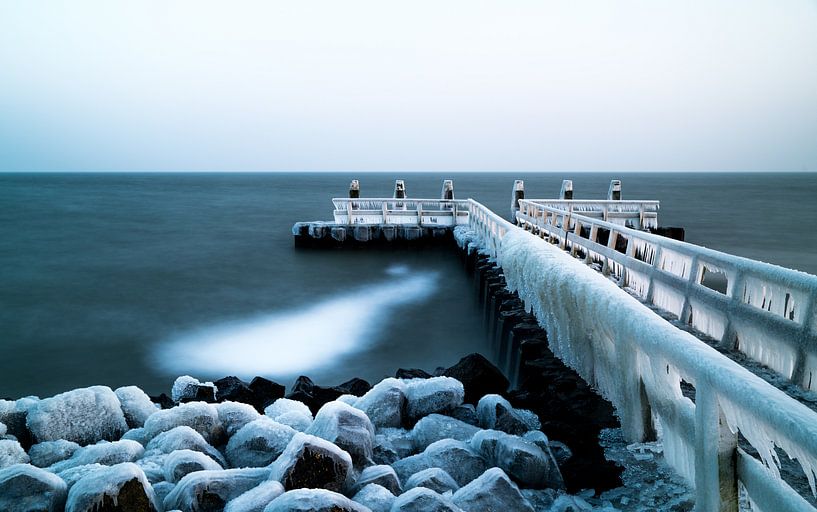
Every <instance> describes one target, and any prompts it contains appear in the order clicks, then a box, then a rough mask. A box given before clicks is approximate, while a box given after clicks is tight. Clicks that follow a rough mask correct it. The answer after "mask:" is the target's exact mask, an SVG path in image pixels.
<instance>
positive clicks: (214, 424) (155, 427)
mask: <svg viewBox="0 0 817 512" xmlns="http://www.w3.org/2000/svg"><path fill="white" fill-rule="evenodd" d="M181 426H187V427H190V428H192V429H193V430H195V431H196V432H198V433H199V434H201V435H202V436H203V437H204V439H205V440H206V441H207V442H208V443H215V444H218V442H219V441H220V440H221V437H222V436H223V434H224V427H223V426H222V425H221V420H219V418H218V409H216V407H215V406H214V405H212V404H206V403H204V402H189V403H186V404H182V405H179V406H177V407H173V408H172V409H164V410H161V411H157V412H155V413H154V414H152V415H151V416H150V417H149V418H148V419H147V420H146V421H145V438H146V439H147V440H148V441H149V440H151V439H153V438H154V437H156V436H157V435H159V434H161V433H162V432H167V431H168V430H171V429H174V428H176V427H181Z"/></svg>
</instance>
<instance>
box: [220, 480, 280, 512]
mask: <svg viewBox="0 0 817 512" xmlns="http://www.w3.org/2000/svg"><path fill="white" fill-rule="evenodd" d="M282 494H284V486H283V485H281V483H280V482H277V481H275V480H267V481H266V482H264V483H262V484H261V485H258V486H256V487H253V488H252V489H250V490H249V491H247V492H245V493H244V494H242V495H241V496H239V497H238V498H235V499H232V500H230V502H229V503H227V506H226V507H224V512H263V510H264V507H266V506H267V505H269V503H270V502H271V501H272V500H274V499H275V498H277V497H278V496H280V495H282Z"/></svg>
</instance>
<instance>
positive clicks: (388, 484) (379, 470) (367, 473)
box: [355, 465, 403, 496]
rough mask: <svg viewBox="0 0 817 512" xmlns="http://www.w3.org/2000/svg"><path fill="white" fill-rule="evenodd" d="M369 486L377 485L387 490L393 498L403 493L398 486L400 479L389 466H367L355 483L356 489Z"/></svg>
mask: <svg viewBox="0 0 817 512" xmlns="http://www.w3.org/2000/svg"><path fill="white" fill-rule="evenodd" d="M369 484H377V485H380V486H383V487H385V488H386V489H388V490H389V491H390V492H391V493H392V494H394V495H395V496H397V495H399V494H401V493H402V492H403V488H402V487H401V486H400V479H399V478H397V473H395V472H394V469H392V467H391V466H386V465H379V466H369V467H368V468H366V469H364V470H363V471H362V472H361V473H360V476H359V477H358V479H357V482H356V483H355V485H356V487H357V489H361V488H363V487H366V486H367V485H369Z"/></svg>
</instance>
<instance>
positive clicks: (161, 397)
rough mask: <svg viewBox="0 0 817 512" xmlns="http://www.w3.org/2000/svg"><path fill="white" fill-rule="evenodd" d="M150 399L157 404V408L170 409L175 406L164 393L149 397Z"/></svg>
mask: <svg viewBox="0 0 817 512" xmlns="http://www.w3.org/2000/svg"><path fill="white" fill-rule="evenodd" d="M150 401H151V402H153V403H154V404H156V405H158V406H159V409H172V408H174V407H176V402H174V401H173V399H172V398H170V397H169V396H167V394H165V393H160V394H158V395H155V396H151V397H150Z"/></svg>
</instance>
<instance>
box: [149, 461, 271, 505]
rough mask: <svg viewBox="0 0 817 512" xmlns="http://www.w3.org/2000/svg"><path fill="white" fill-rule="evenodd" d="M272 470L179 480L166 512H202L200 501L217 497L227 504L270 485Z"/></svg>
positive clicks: (198, 475) (202, 474)
mask: <svg viewBox="0 0 817 512" xmlns="http://www.w3.org/2000/svg"><path fill="white" fill-rule="evenodd" d="M269 474H270V470H269V468H241V469H219V470H206V471H195V472H193V473H190V474H188V475H186V476H185V477H184V478H182V479H181V480H179V483H177V484H176V487H175V488H173V490H172V491H171V492H170V494H168V495H167V496H165V500H164V509H165V510H172V509H174V508H178V509H181V510H200V509H202V508H204V506H203V505H202V504H201V502H200V500H212V498H210V497H209V496H208V495H215V496H218V498H219V499H220V500H221V501H223V502H225V503H227V502H229V501H231V500H233V499H235V498H238V497H239V496H241V495H242V494H244V493H245V492H247V491H249V490H250V489H252V488H254V487H256V486H258V485H259V484H261V483H262V482H264V481H266V480H267V478H268V477H269Z"/></svg>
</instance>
